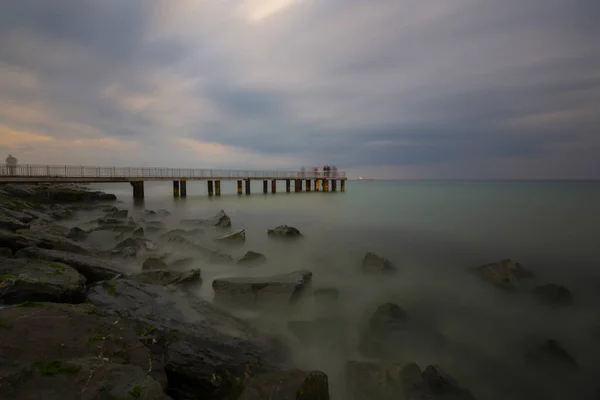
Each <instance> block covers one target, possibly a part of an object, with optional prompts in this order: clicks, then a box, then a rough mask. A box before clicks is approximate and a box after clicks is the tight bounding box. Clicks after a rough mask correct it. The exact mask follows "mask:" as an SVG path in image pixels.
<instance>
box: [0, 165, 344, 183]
mask: <svg viewBox="0 0 600 400" xmlns="http://www.w3.org/2000/svg"><path fill="white" fill-rule="evenodd" d="M0 176H5V177H11V176H12V177H26V178H37V177H39V178H89V179H93V178H98V179H111V178H112V179H128V178H131V179H140V178H147V179H149V180H152V179H170V178H173V179H211V178H212V179H223V180H226V179H231V180H235V179H240V180H242V179H261V178H264V179H318V178H330V179H346V173H345V172H343V171H319V172H313V171H272V170H271V171H251V170H234V169H193V168H151V167H99V166H98V167H96V166H81V165H35V164H21V165H6V166H1V167H0Z"/></svg>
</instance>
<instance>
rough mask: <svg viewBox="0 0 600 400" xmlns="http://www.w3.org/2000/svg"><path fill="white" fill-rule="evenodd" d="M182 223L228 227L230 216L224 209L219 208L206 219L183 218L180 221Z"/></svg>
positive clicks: (229, 225)
mask: <svg viewBox="0 0 600 400" xmlns="http://www.w3.org/2000/svg"><path fill="white" fill-rule="evenodd" d="M181 224H182V225H204V226H215V227H217V228H230V227H231V218H229V216H228V215H227V214H225V211H223V210H221V211H219V213H217V215H215V216H214V217H211V218H207V219H184V220H182V221H181Z"/></svg>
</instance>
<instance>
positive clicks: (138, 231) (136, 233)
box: [131, 227, 145, 238]
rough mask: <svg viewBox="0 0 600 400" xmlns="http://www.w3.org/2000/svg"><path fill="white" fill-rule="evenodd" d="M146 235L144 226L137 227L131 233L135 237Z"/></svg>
mask: <svg viewBox="0 0 600 400" xmlns="http://www.w3.org/2000/svg"><path fill="white" fill-rule="evenodd" d="M144 236H145V234H144V228H142V227H139V228H137V229H136V230H135V231H133V232H132V233H131V237H133V238H143V237H144Z"/></svg>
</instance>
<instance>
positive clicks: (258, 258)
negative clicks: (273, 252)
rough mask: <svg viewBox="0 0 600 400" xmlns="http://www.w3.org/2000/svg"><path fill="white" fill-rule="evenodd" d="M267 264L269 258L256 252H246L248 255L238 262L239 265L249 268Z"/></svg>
mask: <svg viewBox="0 0 600 400" xmlns="http://www.w3.org/2000/svg"><path fill="white" fill-rule="evenodd" d="M266 262H267V257H266V256H265V255H264V254H262V253H257V252H255V251H248V252H246V254H244V256H243V257H242V258H240V259H239V260H238V261H237V263H238V264H240V265H247V266H254V265H261V264H264V263H266Z"/></svg>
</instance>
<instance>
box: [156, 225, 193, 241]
mask: <svg viewBox="0 0 600 400" xmlns="http://www.w3.org/2000/svg"><path fill="white" fill-rule="evenodd" d="M202 236H204V230H203V229H199V228H196V229H190V230H185V229H174V230H172V231H169V232H167V233H164V234H162V235H160V240H164V241H168V240H169V239H171V238H172V237H189V238H195V237H202Z"/></svg>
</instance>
